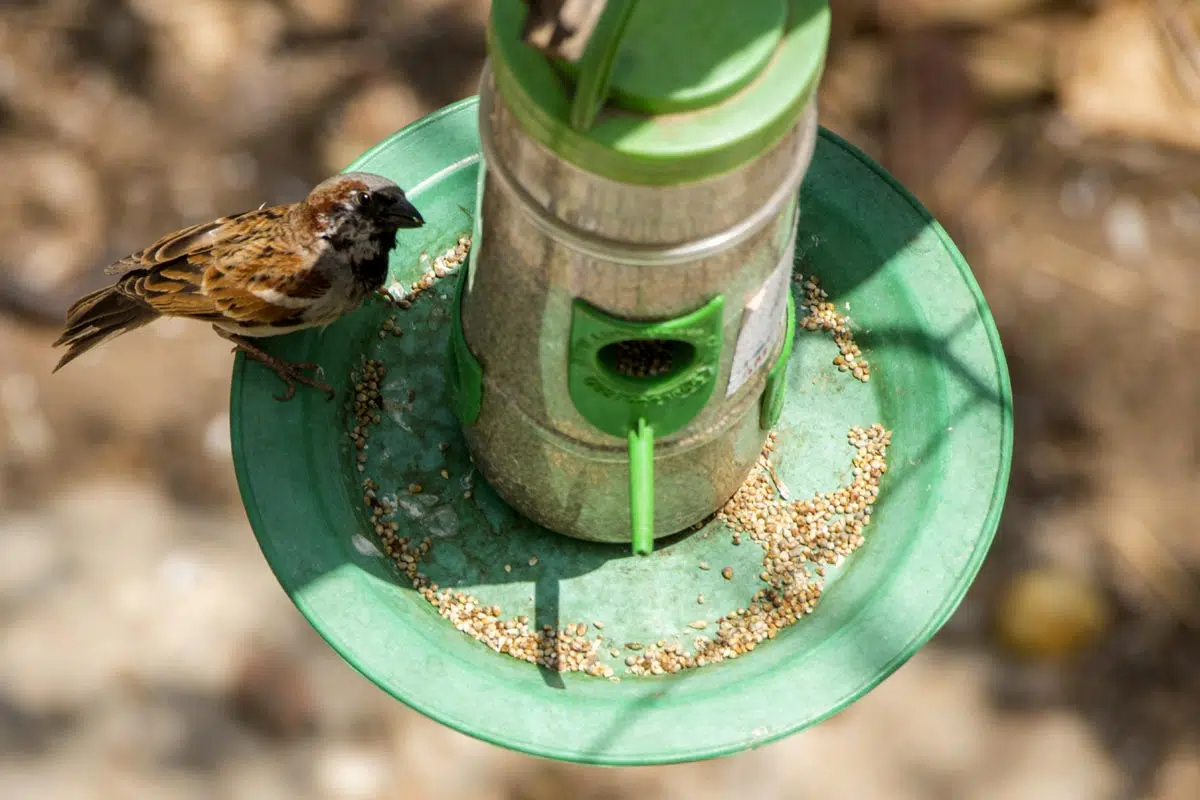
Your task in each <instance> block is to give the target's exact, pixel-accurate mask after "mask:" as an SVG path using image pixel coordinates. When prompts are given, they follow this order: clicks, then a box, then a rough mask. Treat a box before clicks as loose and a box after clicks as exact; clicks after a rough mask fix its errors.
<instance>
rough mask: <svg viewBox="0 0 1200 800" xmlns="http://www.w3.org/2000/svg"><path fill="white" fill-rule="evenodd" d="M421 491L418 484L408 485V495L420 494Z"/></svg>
mask: <svg viewBox="0 0 1200 800" xmlns="http://www.w3.org/2000/svg"><path fill="white" fill-rule="evenodd" d="M421 491H422V490H421V484H419V483H410V484H409V485H408V493H409V494H420V493H421Z"/></svg>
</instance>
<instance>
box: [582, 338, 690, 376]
mask: <svg viewBox="0 0 1200 800" xmlns="http://www.w3.org/2000/svg"><path fill="white" fill-rule="evenodd" d="M695 356H696V348H695V346H694V345H692V344H691V343H689V342H683V341H679V340H677V339H626V340H624V341H620V342H613V343H612V344H608V345H605V346H604V347H603V348H601V350H600V353H599V359H600V365H601V366H602V367H604V369H605V370H607V371H608V372H610V373H611V374H613V375H618V376H620V377H622V378H632V379H647V378H653V379H659V380H661V379H663V378H668V377H671V376H672V375H677V374H679V373H680V372H681V371H683V370H685V369H687V368H688V366H690V365H691V363H692V360H693V359H694V358H695Z"/></svg>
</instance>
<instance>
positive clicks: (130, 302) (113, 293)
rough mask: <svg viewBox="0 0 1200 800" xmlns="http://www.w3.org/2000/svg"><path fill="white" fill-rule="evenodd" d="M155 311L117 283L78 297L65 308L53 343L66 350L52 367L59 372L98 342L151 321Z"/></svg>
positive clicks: (156, 314) (156, 316) (153, 318)
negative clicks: (63, 320)
mask: <svg viewBox="0 0 1200 800" xmlns="http://www.w3.org/2000/svg"><path fill="white" fill-rule="evenodd" d="M157 318H158V313H157V312H155V311H154V309H153V308H151V307H150V306H148V305H146V304H145V303H143V302H142V301H140V300H138V299H136V298H134V297H130V296H129V295H127V294H125V293H124V292H122V291H121V290H120V283H118V284H117V285H114V286H107V287H105V288H103V289H99V290H97V291H95V292H92V293H91V294H89V295H87V296H86V297H83V298H81V299H80V300H79V301H78V302H76V303H75V304H74V305H73V306H71V308H70V310H68V311H67V324H66V328H65V330H63V333H62V336H59V337H58V339H57V341H55V342H54V346H55V347H61V346H63V345H66V347H67V352H66V353H65V354H64V355H63V357H62V358H61V359H59V362H58V364H57V365H56V366H55V367H54V370H53V371H54V372H58V371H59V370H60V369H62V368H63V367H64V366H66V365H67V364H69V363H70V362H72V361H74V360H75V359H76V358H78V357H79V356H81V355H83V354H84V353H86V352H87V351H88V350H91V349H92V348H93V347H95V346H96V345H98V344H100V343H101V342H104V341H107V340H108V339H111V338H113V337H114V336H120V335H121V334H122V333H128V332H129V331H131V330H134V329H135V328H140V327H142V326H143V325H145V324H147V323H149V322H153V321H154V320H155V319H157Z"/></svg>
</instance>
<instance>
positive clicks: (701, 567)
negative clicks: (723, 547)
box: [700, 561, 712, 569]
mask: <svg viewBox="0 0 1200 800" xmlns="http://www.w3.org/2000/svg"><path fill="white" fill-rule="evenodd" d="M700 569H712V567H710V566H709V565H708V562H707V561H701V562H700Z"/></svg>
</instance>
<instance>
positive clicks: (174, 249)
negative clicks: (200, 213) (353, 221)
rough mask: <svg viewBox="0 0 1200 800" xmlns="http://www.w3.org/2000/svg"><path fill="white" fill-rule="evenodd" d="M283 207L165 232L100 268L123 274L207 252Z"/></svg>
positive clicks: (278, 213) (279, 213)
mask: <svg viewBox="0 0 1200 800" xmlns="http://www.w3.org/2000/svg"><path fill="white" fill-rule="evenodd" d="M287 210H288V206H273V207H271V208H259V209H255V210H254V211H243V212H241V213H239V214H230V215H228V216H225V217H220V218H218V219H214V220H212V221H210V222H201V223H200V224H198V225H192V226H191V227H188V228H183V229H182V230H178V231H175V232H174V233H168V234H167V235H166V236H163V237H162V238H161V239H159V240H158V241H156V242H154V244H151V245H149V246H148V247H144V248H142V249H141V250H138V251H137V252H136V253H131V254H130V255H127V256H125V257H124V258H122V259H119V260H117V261H114V262H113V263H112V264H110V265H109V266H107V267H106V268H105V269H104V272H105V274H107V275H123V274H125V273H126V272H130V271H132V270H135V269H150V268H152V267H155V266H158V265H159V264H166V263H169V262H173V261H177V260H179V259H181V258H186V257H188V256H190V255H199V254H200V253H204V252H208V251H210V250H212V248H213V247H215V246H217V245H218V244H220V243H221V242H225V241H228V240H230V239H237V238H240V237H241V236H243V235H244V234H245V233H246V231H248V230H250V229H253V228H254V227H256V226H257V225H259V224H262V223H264V222H270V221H272V220H275V219H279V218H280V217H282V216H283V215H284V214H286V213H287Z"/></svg>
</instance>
